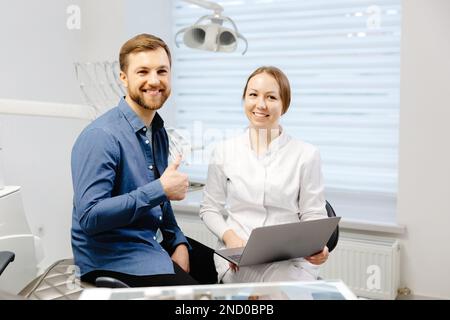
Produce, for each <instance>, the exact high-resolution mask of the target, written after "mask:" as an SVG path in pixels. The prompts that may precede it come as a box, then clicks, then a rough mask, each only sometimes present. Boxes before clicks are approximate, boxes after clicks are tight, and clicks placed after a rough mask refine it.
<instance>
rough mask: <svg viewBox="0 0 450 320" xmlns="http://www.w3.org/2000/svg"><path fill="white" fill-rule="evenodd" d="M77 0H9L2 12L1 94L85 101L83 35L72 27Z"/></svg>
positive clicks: (0, 26) (7, 96)
mask: <svg viewBox="0 0 450 320" xmlns="http://www.w3.org/2000/svg"><path fill="white" fill-rule="evenodd" d="M77 2H78V1H75V0H72V1H71V0H56V1H55V0H41V1H29V0H16V1H7V2H6V1H3V2H2V6H1V10H0V40H1V43H2V45H1V47H2V49H1V50H0V70H1V75H0V97H1V98H11V99H24V100H40V101H60V102H74V103H77V102H81V96H80V94H79V92H78V91H79V90H78V85H77V82H76V79H75V74H74V71H73V62H74V61H75V60H77V59H78V58H79V56H80V53H81V51H82V49H83V48H82V47H81V46H80V43H81V41H82V35H81V33H80V32H78V31H70V30H68V29H67V27H66V19H67V16H68V15H67V14H66V9H67V7H68V6H69V4H72V3H77Z"/></svg>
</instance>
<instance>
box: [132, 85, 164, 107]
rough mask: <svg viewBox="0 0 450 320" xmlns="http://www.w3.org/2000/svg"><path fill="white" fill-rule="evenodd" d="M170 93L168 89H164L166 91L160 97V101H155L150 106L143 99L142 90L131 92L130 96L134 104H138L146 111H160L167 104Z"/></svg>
mask: <svg viewBox="0 0 450 320" xmlns="http://www.w3.org/2000/svg"><path fill="white" fill-rule="evenodd" d="M169 94H170V91H168V90H167V89H166V88H164V91H162V92H161V95H160V96H159V97H160V99H159V101H157V102H156V101H155V102H154V103H153V104H148V103H146V102H145V99H144V97H143V95H144V94H143V93H142V92H141V91H140V89H138V91H137V92H136V91H134V92H131V91H130V92H129V96H130V98H131V100H133V101H134V102H136V104H138V105H139V106H140V107H141V108H144V109H146V110H158V109H160V108H161V107H162V106H163V105H164V102H166V100H167V98H168V97H169Z"/></svg>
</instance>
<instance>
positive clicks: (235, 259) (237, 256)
mask: <svg viewBox="0 0 450 320" xmlns="http://www.w3.org/2000/svg"><path fill="white" fill-rule="evenodd" d="M241 257H242V254H235V255H232V256H229V258H230V259H232V260H234V261H240V260H241Z"/></svg>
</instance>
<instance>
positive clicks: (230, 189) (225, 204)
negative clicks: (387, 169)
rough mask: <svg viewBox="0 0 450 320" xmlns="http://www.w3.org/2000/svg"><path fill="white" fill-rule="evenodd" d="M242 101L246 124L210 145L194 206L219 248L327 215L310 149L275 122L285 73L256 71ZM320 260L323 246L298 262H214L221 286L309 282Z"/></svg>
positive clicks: (286, 99) (286, 100) (285, 104)
mask: <svg viewBox="0 0 450 320" xmlns="http://www.w3.org/2000/svg"><path fill="white" fill-rule="evenodd" d="M242 98H243V105H244V111H245V114H246V116H247V118H248V120H249V127H248V129H247V130H246V131H245V132H244V133H243V134H242V135H240V136H238V137H235V138H232V139H229V140H225V141H224V142H221V143H219V144H218V145H217V146H216V147H215V149H214V151H213V153H212V157H211V160H210V164H209V167H208V178H207V183H206V187H205V189H204V194H203V200H202V203H201V207H200V217H201V219H202V220H203V221H204V223H205V224H206V226H207V227H208V228H209V229H210V230H211V231H212V232H213V233H214V234H215V235H216V236H217V237H218V239H219V241H218V248H224V247H227V248H235V247H242V246H245V243H246V242H247V240H248V238H249V236H250V232H251V231H252V229H254V228H256V227H260V226H267V225H274V224H281V223H289V222H295V221H299V219H300V220H311V219H321V218H326V217H327V213H326V209H325V203H326V202H325V196H324V185H323V181H322V173H321V160H320V155H319V152H318V150H317V148H315V147H314V146H312V145H311V144H308V143H306V142H303V141H300V140H298V139H294V138H292V137H290V136H289V135H288V134H287V133H286V132H285V131H284V130H283V128H282V127H281V126H280V124H279V120H280V117H281V116H283V115H284V114H285V113H286V112H287V110H288V108H289V104H290V100H291V90H290V85H289V81H288V79H287V77H286V75H285V74H284V73H283V72H282V71H281V70H279V69H278V68H275V67H271V66H269V67H260V68H258V69H257V70H255V71H254V72H253V73H252V74H251V75H250V76H249V78H248V80H247V84H246V86H245V88H244V92H243V96H242ZM327 258H328V248H327V247H325V248H324V249H323V251H322V252H321V253H318V254H316V255H314V256H311V257H307V258H304V259H303V258H299V259H292V260H287V261H280V262H273V263H267V264H260V265H255V266H247V267H240V268H237V267H236V266H235V265H233V264H230V263H228V262H227V261H226V260H225V259H223V258H221V257H219V256H217V255H215V257H214V259H215V265H216V269H217V272H218V280H219V282H220V281H221V282H224V283H230V282H261V281H263V282H269V281H298V280H305V281H308V280H315V279H317V275H318V266H319V265H320V264H322V263H324V262H325V261H326V260H327Z"/></svg>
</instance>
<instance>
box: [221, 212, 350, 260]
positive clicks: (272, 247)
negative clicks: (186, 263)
mask: <svg viewBox="0 0 450 320" xmlns="http://www.w3.org/2000/svg"><path fill="white" fill-rule="evenodd" d="M340 219H341V217H331V218H324V219H318V220H310V221H299V222H294V223H287V224H279V225H274V226H266V227H260V228H255V229H253V231H252V233H251V234H250V238H249V239H248V242H247V244H246V246H245V247H241V248H232V249H221V250H216V254H218V255H219V256H221V257H223V258H225V259H227V260H228V261H230V262H233V263H234V264H236V265H238V266H249V265H254V264H261V263H268V262H274V261H281V260H289V259H293V258H301V257H308V256H311V255H313V254H315V253H318V252H321V251H322V249H323V248H324V247H325V245H326V244H327V242H328V240H329V239H330V237H331V235H332V234H333V231H334V230H335V229H336V226H337V225H338V223H339V220H340Z"/></svg>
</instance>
